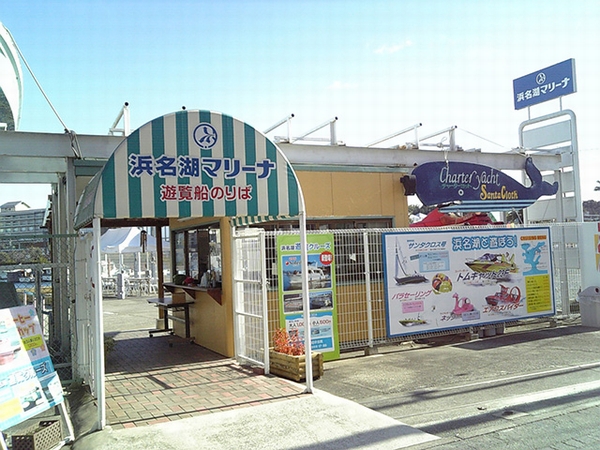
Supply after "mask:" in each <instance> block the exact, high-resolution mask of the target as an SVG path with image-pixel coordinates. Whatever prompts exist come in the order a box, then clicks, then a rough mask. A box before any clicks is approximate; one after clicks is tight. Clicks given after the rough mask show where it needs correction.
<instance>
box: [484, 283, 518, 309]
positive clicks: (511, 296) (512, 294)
mask: <svg viewBox="0 0 600 450" xmlns="http://www.w3.org/2000/svg"><path fill="white" fill-rule="evenodd" d="M485 301H486V302H487V303H488V305H492V306H496V305H498V303H513V304H519V302H520V301H521V289H519V286H513V287H512V288H510V289H509V288H508V287H506V286H504V285H502V284H501V285H500V292H496V293H495V294H494V295H488V296H487V297H486V298H485Z"/></svg>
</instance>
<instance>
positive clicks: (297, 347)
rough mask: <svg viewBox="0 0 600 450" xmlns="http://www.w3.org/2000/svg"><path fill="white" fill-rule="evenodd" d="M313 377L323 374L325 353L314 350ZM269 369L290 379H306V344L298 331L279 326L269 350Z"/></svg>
mask: <svg viewBox="0 0 600 450" xmlns="http://www.w3.org/2000/svg"><path fill="white" fill-rule="evenodd" d="M312 368H313V379H315V378H320V377H321V376H322V375H323V354H322V353H320V352H312ZM269 369H270V372H271V373H272V374H274V375H279V376H282V377H285V378H288V379H290V380H294V381H301V380H305V379H306V358H305V355H304V344H303V343H302V341H301V340H300V337H299V336H298V333H288V332H287V330H285V328H278V329H276V330H275V333H274V335H273V347H272V348H271V349H270V351H269Z"/></svg>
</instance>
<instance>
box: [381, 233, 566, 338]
mask: <svg viewBox="0 0 600 450" xmlns="http://www.w3.org/2000/svg"><path fill="white" fill-rule="evenodd" d="M383 247H384V276H385V292H386V302H387V331H388V336H389V337H394V336H401V335H407V334H419V333H427V332H432V331H440V330H446V329H452V328H464V327H467V326H475V325H484V324H489V323H499V322H506V321H513V320H519V319H525V318H531V317H540V316H546V315H553V314H554V313H555V303H554V289H553V281H552V259H551V253H550V251H551V248H552V246H551V242H550V230H549V229H548V228H522V229H517V228H491V229H480V228H478V229H467V228H465V229H461V230H447V231H444V230H442V231H437V230H436V231H421V232H395V233H385V234H384V235H383Z"/></svg>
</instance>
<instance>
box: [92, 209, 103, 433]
mask: <svg viewBox="0 0 600 450" xmlns="http://www.w3.org/2000/svg"><path fill="white" fill-rule="evenodd" d="M93 230H94V233H93V236H94V239H93V247H92V248H93V250H92V254H93V261H94V262H95V263H96V267H95V268H94V272H93V276H92V280H93V282H94V284H95V289H94V313H95V314H94V319H95V322H96V323H95V324H93V326H92V330H94V331H95V336H94V341H95V342H94V353H95V354H94V380H95V387H96V395H95V397H96V401H97V402H98V423H97V428H98V429H99V430H103V429H104V427H105V426H106V393H105V384H106V383H105V379H104V317H103V314H104V312H103V308H102V260H101V255H100V234H101V230H100V218H99V217H95V218H94V223H93Z"/></svg>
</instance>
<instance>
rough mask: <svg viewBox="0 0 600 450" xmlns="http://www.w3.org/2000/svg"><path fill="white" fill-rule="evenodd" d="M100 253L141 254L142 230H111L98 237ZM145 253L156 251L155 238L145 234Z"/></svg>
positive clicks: (134, 228)
mask: <svg viewBox="0 0 600 450" xmlns="http://www.w3.org/2000/svg"><path fill="white" fill-rule="evenodd" d="M100 251H101V252H102V253H141V252H142V251H143V249H142V230H141V229H139V228H137V227H133V228H111V229H109V230H108V231H106V232H105V233H104V234H103V235H102V236H101V237H100ZM145 251H147V252H155V251H156V238H155V237H154V236H152V235H150V234H148V233H147V234H146V248H145Z"/></svg>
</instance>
